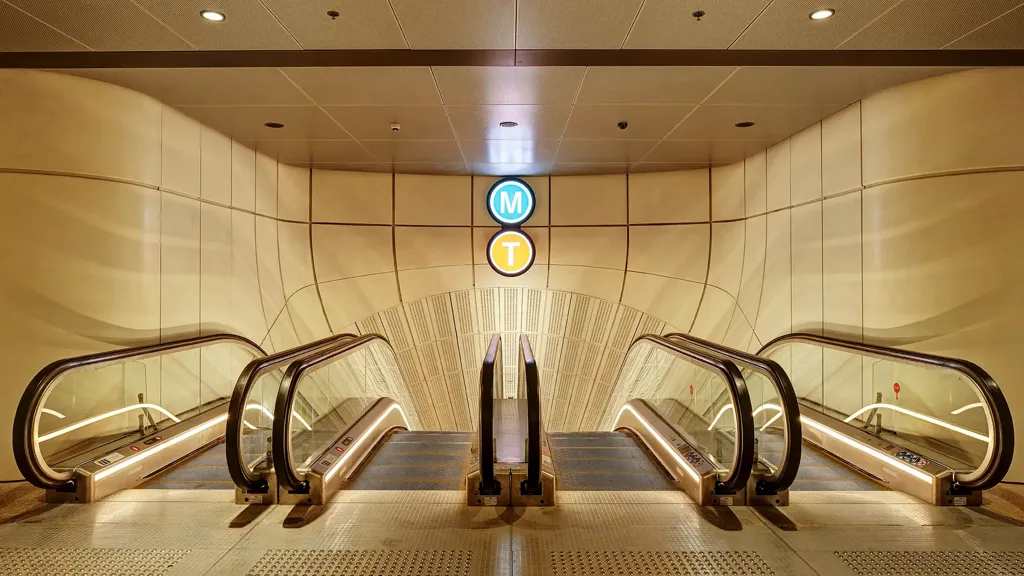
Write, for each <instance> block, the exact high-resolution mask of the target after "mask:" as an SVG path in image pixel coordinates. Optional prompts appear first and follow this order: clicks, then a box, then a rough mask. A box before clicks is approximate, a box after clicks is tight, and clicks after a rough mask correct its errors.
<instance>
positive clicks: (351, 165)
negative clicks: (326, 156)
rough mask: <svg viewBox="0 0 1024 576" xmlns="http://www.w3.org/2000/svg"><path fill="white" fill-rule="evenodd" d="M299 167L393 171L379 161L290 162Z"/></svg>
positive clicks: (355, 170) (352, 170)
mask: <svg viewBox="0 0 1024 576" xmlns="http://www.w3.org/2000/svg"><path fill="white" fill-rule="evenodd" d="M290 164H291V165H292V166H295V167H297V168H315V169H317V170H342V171H351V172H391V167H390V166H387V165H384V164H380V163H377V162H290Z"/></svg>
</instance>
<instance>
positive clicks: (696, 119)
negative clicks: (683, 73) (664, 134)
mask: <svg viewBox="0 0 1024 576" xmlns="http://www.w3.org/2000/svg"><path fill="white" fill-rule="evenodd" d="M842 108H843V107H842V106H701V107H699V108H697V110H695V111H694V112H693V114H690V116H689V117H688V118H687V119H686V120H685V121H684V122H683V123H682V124H680V125H679V127H678V128H676V129H675V130H673V131H672V133H671V134H669V135H668V138H670V139H673V140H771V141H773V142H778V141H779V140H782V139H783V138H785V137H787V136H789V135H790V134H794V133H796V132H798V131H800V130H802V129H804V128H806V127H808V126H810V125H811V124H814V123H815V122H817V121H819V120H821V119H822V118H825V117H826V116H829V115H831V114H833V113H835V112H837V111H838V110H840V109H842ZM747 121H750V122H755V125H754V126H751V127H749V128H737V127H736V126H735V125H736V124H737V123H739V122H747Z"/></svg>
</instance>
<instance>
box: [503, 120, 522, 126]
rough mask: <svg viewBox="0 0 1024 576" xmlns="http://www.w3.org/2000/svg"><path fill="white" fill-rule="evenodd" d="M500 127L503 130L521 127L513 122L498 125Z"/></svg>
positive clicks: (507, 121) (508, 121)
mask: <svg viewBox="0 0 1024 576" xmlns="http://www.w3.org/2000/svg"><path fill="white" fill-rule="evenodd" d="M498 126H501V127H502V128H515V127H516V126H519V122H513V121H511V120H506V121H504V122H502V123H501V124H498Z"/></svg>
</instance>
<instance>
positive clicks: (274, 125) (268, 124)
mask: <svg viewBox="0 0 1024 576" xmlns="http://www.w3.org/2000/svg"><path fill="white" fill-rule="evenodd" d="M263 125H264V126H266V127H267V128H284V124H281V123H280V122H265V123H264V124H263Z"/></svg>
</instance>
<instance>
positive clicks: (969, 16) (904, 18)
mask: <svg viewBox="0 0 1024 576" xmlns="http://www.w3.org/2000/svg"><path fill="white" fill-rule="evenodd" d="M1020 4H1021V0H903V2H900V3H899V5H897V6H896V7H894V8H893V9H892V10H889V11H888V12H886V13H885V14H884V15H882V17H881V18H879V19H878V20H876V21H874V22H872V23H871V25H870V26H868V27H867V28H865V29H863V30H861V31H860V32H859V33H857V34H856V35H855V36H854V37H853V38H850V39H849V40H847V41H846V42H845V43H843V44H841V45H840V46H839V47H840V48H843V49H852V50H868V49H870V50H895V49H903V50H907V49H915V50H916V49H921V50H927V49H938V48H942V47H943V46H945V45H946V44H949V43H950V42H953V41H955V40H956V39H958V38H960V37H961V36H963V35H964V34H967V33H969V32H970V31H971V30H974V29H975V28H977V27H978V26H982V25H984V24H986V23H988V22H991V21H992V20H994V19H996V18H998V17H1000V16H1002V15H1003V14H1005V13H1006V12H1008V11H1009V10H1012V9H1014V8H1016V7H1017V6H1019V5H1020Z"/></svg>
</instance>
